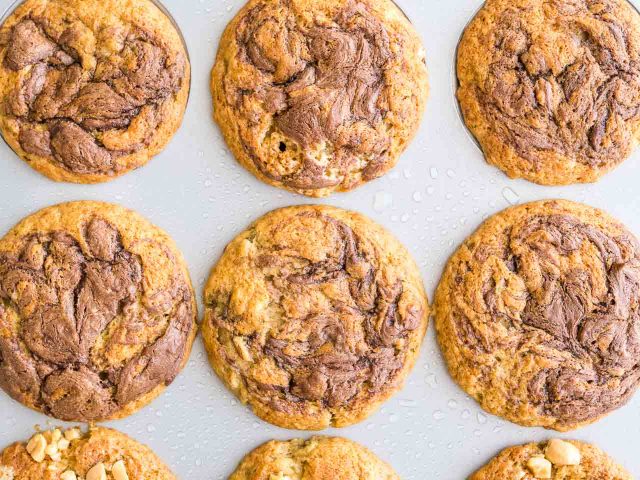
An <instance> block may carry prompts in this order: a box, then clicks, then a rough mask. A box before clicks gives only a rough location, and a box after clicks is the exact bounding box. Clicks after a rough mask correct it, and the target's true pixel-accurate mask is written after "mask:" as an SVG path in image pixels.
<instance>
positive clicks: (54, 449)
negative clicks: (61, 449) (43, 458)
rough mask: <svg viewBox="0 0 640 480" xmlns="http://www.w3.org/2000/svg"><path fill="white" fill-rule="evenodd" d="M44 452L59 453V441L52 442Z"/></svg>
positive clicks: (49, 453) (48, 453)
mask: <svg viewBox="0 0 640 480" xmlns="http://www.w3.org/2000/svg"><path fill="white" fill-rule="evenodd" d="M44 453H46V454H47V455H49V456H51V455H55V454H56V453H58V444H57V443H50V444H49V445H47V446H46V448H45V449H44Z"/></svg>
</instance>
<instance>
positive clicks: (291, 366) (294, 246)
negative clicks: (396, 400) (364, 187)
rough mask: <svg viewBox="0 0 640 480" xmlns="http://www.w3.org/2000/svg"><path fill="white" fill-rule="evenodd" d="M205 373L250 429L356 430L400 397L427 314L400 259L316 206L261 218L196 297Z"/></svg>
mask: <svg viewBox="0 0 640 480" xmlns="http://www.w3.org/2000/svg"><path fill="white" fill-rule="evenodd" d="M204 303H205V316H204V321H203V328H202V331H203V338H204V342H205V345H206V347H207V350H208V353H209V360H210V362H211V364H212V366H213V368H214V369H215V371H216V373H217V374H218V375H219V376H220V378H222V380H223V381H224V382H225V383H226V384H227V386H228V387H229V388H230V389H231V390H232V391H233V392H234V393H235V394H236V395H237V396H238V397H239V398H240V400H241V401H242V402H244V403H248V404H249V405H250V406H251V408H252V409H253V411H254V412H255V413H256V414H257V415H258V416H259V417H260V418H262V419H264V420H266V421H268V422H270V423H273V424H275V425H278V426H281V427H285V428H296V429H304V430H319V429H323V428H326V427H329V426H336V427H343V426H346V425H351V424H354V423H356V422H359V421H361V420H363V419H364V418H366V417H367V416H368V415H370V414H371V413H372V412H373V411H375V410H376V409H377V408H378V406H379V405H380V404H381V403H383V402H384V401H385V400H387V399H388V398H389V397H390V396H391V395H392V394H393V393H394V392H396V391H397V390H398V389H400V388H401V386H402V383H403V382H404V379H405V378H406V376H407V375H408V374H409V371H410V370H411V368H412V367H413V364H414V363H415V360H416V358H417V356H418V351H419V349H420V344H421V342H422V339H423V337H424V334H425V331H426V328H427V318H428V313H429V305H428V302H427V298H426V296H425V293H424V289H423V286H422V280H421V278H420V274H419V272H418V269H417V267H416V265H415V263H414V262H413V260H412V259H411V258H410V256H409V253H408V252H407V250H406V249H405V248H404V247H403V246H402V245H401V244H400V243H399V242H398V241H397V240H396V239H395V238H394V237H393V236H391V234H389V233H388V232H387V231H386V230H384V229H383V228H382V227H380V226H379V225H377V224H375V223H374V222H372V221H371V220H369V219H368V218H366V217H364V216H363V215H360V214H358V213H355V212H349V211H346V210H341V209H338V208H333V207H326V206H311V205H308V206H298V207H289V208H283V209H280V210H275V211H273V212H270V213H268V214H267V215H265V216H264V217H262V218H260V219H259V220H257V221H256V222H255V223H253V224H252V225H251V226H250V227H249V228H248V229H247V230H246V231H244V232H243V233H241V234H240V235H238V236H237V237H236V238H235V239H234V240H233V241H232V242H231V243H230V244H229V245H228V246H227V247H226V249H225V251H224V254H223V255H222V258H221V259H220V260H219V261H218V264H217V265H216V266H215V268H214V269H213V271H212V272H211V276H210V277H209V281H208V282H207V285H206V287H205V293H204Z"/></svg>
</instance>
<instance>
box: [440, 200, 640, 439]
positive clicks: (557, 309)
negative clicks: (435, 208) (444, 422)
mask: <svg viewBox="0 0 640 480" xmlns="http://www.w3.org/2000/svg"><path fill="white" fill-rule="evenodd" d="M639 307H640V247H639V245H638V242H637V240H636V239H635V237H633V235H631V234H630V233H629V232H628V231H627V230H626V229H625V228H624V226H622V225H621V224H620V223H618V222H616V221H615V220H613V219H612V218H610V217H609V216H607V215H606V214H604V213H603V212H601V211H599V210H596V209H594V208H591V207H587V206H585V205H581V204H577V203H572V202H567V201H543V202H536V203H530V204H526V205H522V206H518V207H513V208H510V209H507V210H505V211H504V212H502V213H499V214H497V215H495V216H494V217H492V218H490V219H489V220H487V222H485V223H484V224H483V225H482V226H481V227H480V228H479V229H478V230H477V231H476V232H475V233H474V234H473V235H471V236H470V237H469V238H468V239H467V240H466V241H465V243H464V244H463V245H462V246H461V247H460V249H459V250H458V251H457V252H456V253H455V254H454V255H453V257H452V258H451V259H450V261H449V264H448V265H447V268H446V270H445V273H444V276H443V278H442V280H441V282H440V285H439V286H438V291H437V294H436V307H435V309H436V328H437V331H438V339H439V342H440V345H441V347H442V351H443V353H444V356H445V359H446V360H447V363H448V366H449V371H450V372H451V374H452V376H453V377H454V379H455V380H456V381H457V382H458V383H459V384H460V385H461V386H462V388H464V389H465V390H466V391H467V392H468V393H469V394H470V395H472V396H473V397H474V398H476V399H477V400H478V401H479V402H480V404H481V406H482V407H483V408H485V409H486V410H487V411H489V412H491V413H494V414H496V415H500V416H502V417H505V418H506V419H508V420H511V421H513V422H516V423H520V424H522V425H531V426H532V425H536V426H544V427H549V428H554V429H557V430H570V429H573V428H577V427H579V426H581V425H584V424H588V423H591V422H594V421H596V420H597V419H598V418H600V417H602V416H604V415H605V414H607V413H609V412H611V411H612V410H614V409H616V408H618V407H620V406H622V405H623V404H624V403H625V402H626V401H627V400H628V399H629V398H630V397H631V395H632V394H633V393H634V391H635V390H636V388H637V387H638V384H639V383H640V312H639Z"/></svg>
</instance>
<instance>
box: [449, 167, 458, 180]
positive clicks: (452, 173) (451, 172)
mask: <svg viewBox="0 0 640 480" xmlns="http://www.w3.org/2000/svg"><path fill="white" fill-rule="evenodd" d="M455 176H456V172H454V171H453V170H451V169H450V168H449V169H448V170H447V177H449V178H453V177H455Z"/></svg>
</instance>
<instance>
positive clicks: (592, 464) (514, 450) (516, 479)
mask: <svg viewBox="0 0 640 480" xmlns="http://www.w3.org/2000/svg"><path fill="white" fill-rule="evenodd" d="M553 442H555V443H559V447H560V448H557V449H556V453H555V454H554V455H552V454H549V446H550V444H552V443H553ZM567 444H569V446H568V447H567ZM564 449H570V450H573V451H574V452H575V451H577V452H579V453H578V454H577V455H578V457H577V458H578V459H579V463H578V464H576V465H563V464H562V463H564V462H565V461H567V458H568V457H566V458H564V459H563V456H562V451H563V450H564ZM558 451H559V452H560V453H558ZM532 459H533V461H532ZM540 459H541V460H540ZM550 460H553V462H552V461H550ZM545 461H548V462H549V464H550V465H551V470H550V471H551V475H550V476H548V477H547V478H548V479H549V480H633V477H632V476H631V475H630V474H629V473H628V472H627V471H625V470H624V469H623V468H622V467H621V466H619V465H617V464H616V463H615V462H614V461H613V460H612V459H611V458H610V457H609V456H608V455H607V454H606V453H604V452H603V451H602V450H600V449H599V448H598V447H596V446H594V445H589V444H587V443H583V442H577V441H573V440H569V441H562V440H561V441H559V442H558V440H555V439H554V440H551V441H550V442H541V443H530V444H528V445H519V446H516V447H509V448H506V449H505V450H503V451H502V452H500V454H498V455H497V456H496V457H495V458H493V459H492V460H491V461H490V462H489V463H488V464H487V465H485V466H484V467H482V468H481V469H480V470H478V471H477V472H476V473H475V474H473V475H472V476H471V477H470V479H469V480H537V479H538V478H542V477H540V476H539V475H540V474H538V476H536V475H535V472H536V465H540V463H542V467H543V469H544V468H545V467H546V468H549V465H546V466H545ZM554 462H556V463H554ZM558 462H559V463H558Z"/></svg>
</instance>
